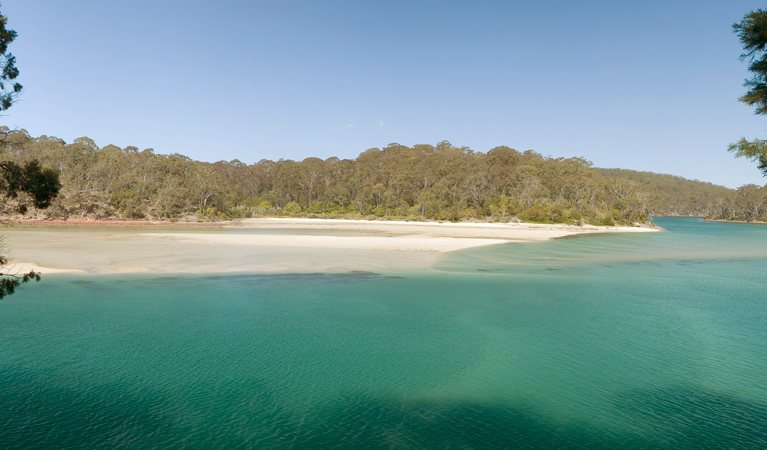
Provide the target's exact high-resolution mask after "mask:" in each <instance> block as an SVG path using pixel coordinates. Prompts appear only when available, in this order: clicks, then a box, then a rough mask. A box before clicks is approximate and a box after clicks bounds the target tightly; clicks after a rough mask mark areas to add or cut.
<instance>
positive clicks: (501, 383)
mask: <svg viewBox="0 0 767 450" xmlns="http://www.w3.org/2000/svg"><path fill="white" fill-rule="evenodd" d="M657 222H658V223H659V225H661V226H664V227H666V228H667V230H668V231H666V232H664V233H649V234H647V233H645V234H641V235H607V236H586V237H579V238H573V239H560V240H554V241H549V242H545V243H533V244H508V245H501V246H494V247H484V248H478V249H472V250H465V251H461V252H455V253H452V254H449V255H446V256H444V257H442V258H441V259H440V260H439V261H438V262H437V264H436V265H435V266H434V268H433V269H436V270H429V271H423V272H422V273H413V274H411V275H406V276H402V275H390V274H375V273H346V274H288V275H257V274H239V275H228V276H205V275H195V276H192V275H184V276H146V275H130V276H128V275H125V276H111V275H99V276H46V277H45V278H44V279H43V281H42V282H41V283H38V284H36V285H33V286H28V287H25V288H24V289H22V290H21V291H19V292H18V293H17V294H15V295H14V296H12V297H9V298H7V299H6V300H4V301H3V302H0V405H2V406H3V407H2V408H0V448H9V449H12V448H19V449H21V448H24V449H29V448H41V449H43V448H104V449H106V448H131V449H133V448H168V449H173V448H190V449H197V448H258V449H262V448H264V449H270V448H274V449H282V448H295V449H323V448H352V449H357V448H382V449H383V448H387V449H388V448H413V449H419V448H424V449H430V448H433V449H450V448H456V449H464V448H497V449H510V448H518V449H576V448H578V449H581V448H588V449H600V448H605V449H614V448H629V449H632V448H637V449H639V448H668V449H701V448H721V449H763V448H766V447H767V357H765V350H767V295H765V294H767V283H765V281H764V274H765V273H767V227H760V226H749V225H741V224H716V223H703V222H700V221H698V220H695V219H659V220H658V221H657Z"/></svg>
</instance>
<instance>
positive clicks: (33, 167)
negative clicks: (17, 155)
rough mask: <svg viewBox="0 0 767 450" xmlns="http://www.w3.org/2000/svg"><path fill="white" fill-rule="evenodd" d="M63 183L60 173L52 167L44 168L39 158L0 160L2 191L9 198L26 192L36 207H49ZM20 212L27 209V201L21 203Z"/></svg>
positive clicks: (0, 186)
mask: <svg viewBox="0 0 767 450" xmlns="http://www.w3.org/2000/svg"><path fill="white" fill-rule="evenodd" d="M59 189H61V184H60V183H59V174H58V172H56V171H55V170H53V169H51V168H43V167H41V166H40V162H39V161H38V160H31V161H27V162H26V163H21V164H18V163H15V162H12V161H0V191H2V192H5V194H6V195H7V196H8V197H9V198H14V199H15V198H18V197H19V194H22V193H25V194H27V195H28V196H29V197H31V200H32V204H33V205H34V206H35V208H47V207H48V206H50V204H51V201H52V200H53V199H54V198H55V197H56V196H57V195H58V193H59ZM19 209H20V212H21V213H22V214H23V213H24V212H26V210H27V205H26V203H23V202H22V203H20V204H19Z"/></svg>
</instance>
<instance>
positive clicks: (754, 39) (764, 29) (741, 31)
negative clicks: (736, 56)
mask: <svg viewBox="0 0 767 450" xmlns="http://www.w3.org/2000/svg"><path fill="white" fill-rule="evenodd" d="M732 29H733V31H734V32H735V33H736V34H737V35H738V39H740V43H741V44H742V45H743V50H744V52H743V54H741V55H740V58H741V60H745V59H748V60H749V66H748V70H749V71H750V72H751V74H752V78H751V79H750V80H746V82H745V84H744V86H746V87H747V88H749V89H748V91H747V92H746V95H744V96H743V97H741V98H740V99H739V100H740V101H742V102H743V103H745V104H747V105H749V106H755V107H756V114H767V53H766V50H767V11H765V10H762V9H757V10H756V11H751V12H749V13H748V14H746V15H745V16H744V17H743V20H742V21H741V22H740V23H736V24H734V25H733V26H732Z"/></svg>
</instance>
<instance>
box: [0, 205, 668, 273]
mask: <svg viewBox="0 0 767 450" xmlns="http://www.w3.org/2000/svg"><path fill="white" fill-rule="evenodd" d="M645 231H655V230H654V229H651V228H639V227H593V226H583V227H576V226H567V225H540V224H523V223H508V224H499V223H436V222H377V221H357V220H322V219H277V218H263V219H246V220H243V221H241V222H239V223H237V224H236V225H234V226H228V227H223V228H222V227H218V228H184V227H178V228H172V227H162V228H153V227H94V226H76V227H62V226H51V225H23V226H16V227H11V228H7V229H5V230H3V232H2V234H4V235H5V236H6V245H7V246H8V248H9V252H10V254H11V255H12V256H13V258H14V260H15V261H17V263H16V264H15V266H12V267H11V271H12V272H13V271H16V272H19V273H21V272H26V271H28V270H30V269H34V270H36V271H38V272H41V273H43V274H46V273H60V272H80V273H126V272H159V273H225V272H261V273H272V272H348V271H355V270H364V271H388V272H392V271H396V272H409V271H412V270H425V269H428V267H430V266H431V265H432V264H433V262H434V261H435V260H436V259H437V258H438V257H439V256H440V255H442V254H445V253H447V252H452V251H456V250H463V249H467V248H474V247H481V246H487V245H497V244H504V243H510V242H536V241H546V240H549V239H553V238H561V237H566V236H572V235H577V234H594V233H616V232H620V233H626V232H645Z"/></svg>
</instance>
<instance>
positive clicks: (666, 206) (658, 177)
mask: <svg viewBox="0 0 767 450" xmlns="http://www.w3.org/2000/svg"><path fill="white" fill-rule="evenodd" d="M597 170H598V171H599V172H600V173H601V175H602V176H603V177H605V178H606V179H609V180H616V179H620V178H626V179H631V180H634V181H636V182H638V183H640V184H641V185H642V186H643V189H647V190H650V191H652V193H653V194H652V196H653V199H652V202H651V204H652V208H651V209H652V213H653V214H654V215H657V216H700V217H707V216H709V215H711V214H712V213H713V212H714V211H715V210H716V208H717V206H716V205H717V204H718V203H720V200H721V199H724V198H728V197H729V196H730V194H731V193H732V192H733V190H732V189H728V188H726V187H724V186H719V185H716V184H712V183H708V182H702V181H697V180H688V179H686V178H682V177H679V176H675V175H668V174H659V173H653V172H639V171H635V170H627V169H597Z"/></svg>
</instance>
